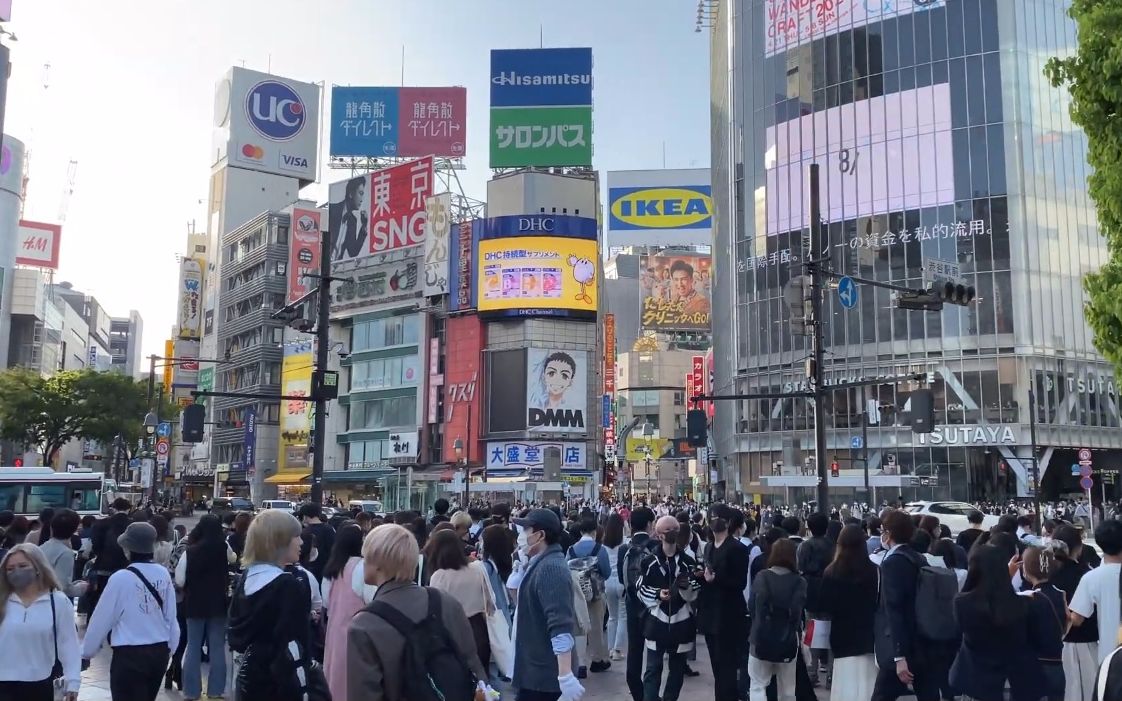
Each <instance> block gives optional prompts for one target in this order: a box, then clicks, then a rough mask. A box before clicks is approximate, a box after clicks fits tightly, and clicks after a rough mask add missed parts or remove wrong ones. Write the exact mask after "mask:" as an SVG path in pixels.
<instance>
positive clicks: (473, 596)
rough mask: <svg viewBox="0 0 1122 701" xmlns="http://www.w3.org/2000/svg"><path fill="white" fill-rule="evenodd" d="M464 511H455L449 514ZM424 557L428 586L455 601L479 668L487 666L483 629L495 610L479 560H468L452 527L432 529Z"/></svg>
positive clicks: (488, 653)
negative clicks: (465, 622)
mask: <svg viewBox="0 0 1122 701" xmlns="http://www.w3.org/2000/svg"><path fill="white" fill-rule="evenodd" d="M462 513H464V512H462V511H459V512H457V513H456V514H455V515H453V516H452V521H453V522H455V520H456V516H457V515H459V514H462ZM425 560H426V562H427V563H428V566H429V568H430V572H431V573H432V574H431V575H430V576H429V586H430V587H433V588H434V589H440V590H441V591H443V592H445V593H447V594H448V595H449V596H451V597H452V598H453V599H455V600H456V601H458V602H460V606H461V607H462V608H463V610H464V615H466V616H467V619H468V623H469V624H470V625H471V631H472V635H473V636H475V649H476V654H478V655H479V662H480V663H481V664H482V665H483V669H488V668H490V666H491V639H490V636H489V635H488V632H487V616H488V615H489V614H490V613H491V612H492V611H494V610H495V603H494V600H493V598H492V597H491V594H490V592H491V583H490V581H489V580H488V578H487V571H486V570H485V569H484V568H483V563H481V562H479V561H474V562H473V561H469V560H468V558H467V556H465V555H464V549H463V540H462V538H461V537H460V535H459V534H458V533H457V532H456V531H455V530H440V531H434V532H433V534H432V536H431V537H430V538H429V542H428V544H427V545H426V546H425Z"/></svg>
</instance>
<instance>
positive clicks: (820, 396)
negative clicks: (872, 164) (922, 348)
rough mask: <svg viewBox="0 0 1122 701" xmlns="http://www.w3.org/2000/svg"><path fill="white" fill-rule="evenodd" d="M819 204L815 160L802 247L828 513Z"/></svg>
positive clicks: (821, 483)
mask: <svg viewBox="0 0 1122 701" xmlns="http://www.w3.org/2000/svg"><path fill="white" fill-rule="evenodd" d="M820 208H821V205H820V204H819V182H818V164H817V163H811V164H810V246H807V247H805V248H804V250H805V251H807V253H806V255H807V256H808V260H807V263H806V267H807V272H808V273H809V274H810V279H811V284H810V313H811V317H812V323H811V326H812V328H813V335H812V338H813V341H812V343H813V345H814V348H813V355H812V360H811V363H812V367H811V372H810V376H811V380H812V381H813V383H814V388H813V391H814V462H815V465H816V467H817V468H818V490H817V499H818V511H819V513H823V514H826V513H829V505H828V504H827V501H829V498H830V486H829V476H830V475H829V472H827V470H826V387H825V386H824V385H825V372H826V371H825V368H824V367H823V362H822V361H823V358H824V356H825V353H824V349H823V345H824V344H825V333H824V332H823V330H822V327H823V326H824V323H825V320H824V319H823V318H822V295H823V293H824V291H825V287H826V276H825V275H823V272H822V265H823V264H825V263H826V258H825V254H826V252H827V250H828V247H827V246H825V245H823V246H822V249H823V250H822V251H821V253H819V252H818V246H819V245H820V244H821V243H822V237H821V234H822V213H821V211H820ZM816 255H821V257H820V258H817V259H816V258H815V256H816Z"/></svg>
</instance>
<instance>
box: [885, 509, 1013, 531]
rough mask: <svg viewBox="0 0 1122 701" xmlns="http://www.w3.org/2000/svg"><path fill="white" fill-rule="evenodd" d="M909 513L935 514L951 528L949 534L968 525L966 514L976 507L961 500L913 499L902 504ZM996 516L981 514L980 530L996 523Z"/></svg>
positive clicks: (962, 529) (987, 528)
mask: <svg viewBox="0 0 1122 701" xmlns="http://www.w3.org/2000/svg"><path fill="white" fill-rule="evenodd" d="M904 510H905V511H907V512H908V513H909V514H918V515H920V516H935V517H937V518H938V519H939V523H940V524H943V525H946V527H947V528H949V529H951V535H958V534H959V533H961V532H962V531H965V530H966V529H967V528H969V527H970V522H969V521H967V520H966V516H967V515H968V514H969V513H970V512H971V511H977V510H978V509H977V508H976V507H975V506H974V505H973V504H967V503H966V502H963V501H913V502H910V503H908V504H906V505H905V506H904ZM997 521H998V517H997V516H991V515H989V514H986V515H983V516H982V530H985V531H988V530H989V529H991V528H993V527H994V526H996V525H997Z"/></svg>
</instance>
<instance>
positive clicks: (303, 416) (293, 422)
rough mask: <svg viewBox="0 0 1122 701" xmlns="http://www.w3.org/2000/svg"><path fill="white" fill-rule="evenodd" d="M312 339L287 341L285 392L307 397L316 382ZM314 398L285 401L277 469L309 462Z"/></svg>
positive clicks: (292, 467)
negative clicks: (313, 380) (311, 400)
mask: <svg viewBox="0 0 1122 701" xmlns="http://www.w3.org/2000/svg"><path fill="white" fill-rule="evenodd" d="M314 364H315V363H314V362H313V361H312V342H311V340H302V341H294V342H290V343H286V344H285V345H284V359H283V361H282V363H281V394H283V395H285V396H288V397H306V396H308V395H309V394H310V393H311V385H312V366H313V365H314ZM314 406H315V405H314V404H313V403H312V402H301V401H297V400H287V401H284V402H282V403H281V412H280V450H279V452H278V453H277V470H278V471H284V470H295V469H304V468H307V467H308V466H309V462H308V439H309V436H310V435H311V433H310V432H311V427H312V410H313V407H314Z"/></svg>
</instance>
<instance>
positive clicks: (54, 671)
mask: <svg viewBox="0 0 1122 701" xmlns="http://www.w3.org/2000/svg"><path fill="white" fill-rule="evenodd" d="M56 591H57V589H51V590H50V596H51V636H52V637H53V638H54V643H55V663H54V666H52V667H51V692H52V693H53V694H54V701H64V699H65V698H66V679H65V677H64V676H63V672H62V662H61V661H59V659H58V614H57V613H56V612H55V592H56Z"/></svg>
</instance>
